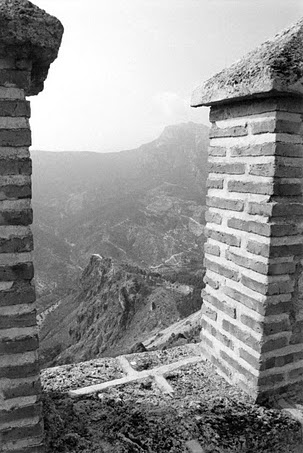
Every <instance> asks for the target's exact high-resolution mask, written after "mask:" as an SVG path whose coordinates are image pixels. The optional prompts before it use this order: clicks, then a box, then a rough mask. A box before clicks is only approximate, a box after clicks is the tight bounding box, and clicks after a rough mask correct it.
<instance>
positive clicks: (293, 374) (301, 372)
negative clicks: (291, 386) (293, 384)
mask: <svg viewBox="0 0 303 453" xmlns="http://www.w3.org/2000/svg"><path fill="white" fill-rule="evenodd" d="M302 377H303V367H302V366H300V367H299V368H295V369H294V370H291V371H290V372H289V379H291V380H294V379H299V380H302Z"/></svg>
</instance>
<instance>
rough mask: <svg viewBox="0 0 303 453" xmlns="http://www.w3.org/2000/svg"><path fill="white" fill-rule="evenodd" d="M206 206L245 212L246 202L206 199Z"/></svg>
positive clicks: (208, 197)
mask: <svg viewBox="0 0 303 453" xmlns="http://www.w3.org/2000/svg"><path fill="white" fill-rule="evenodd" d="M206 204H207V206H209V207H211V208H219V209H228V210H230V211H238V212H240V211H243V209H244V202H243V201H242V200H232V199H228V198H221V197H220V198H219V197H210V196H207V197H206Z"/></svg>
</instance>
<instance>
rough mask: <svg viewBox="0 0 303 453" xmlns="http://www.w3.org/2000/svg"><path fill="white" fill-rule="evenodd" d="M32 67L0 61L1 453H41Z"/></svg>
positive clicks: (25, 63) (20, 62)
mask: <svg viewBox="0 0 303 453" xmlns="http://www.w3.org/2000/svg"><path fill="white" fill-rule="evenodd" d="M30 71H31V63H30V62H27V61H15V60H6V59H2V60H0V445H1V447H0V451H3V452H14V453H16V452H21V451H22V453H34V452H41V451H42V443H43V429H42V428H43V426H42V410H41V409H42V408H41V403H40V377H39V363H38V331H37V326H36V309H35V306H34V302H35V289H34V285H33V281H32V279H33V276H34V269H33V258H32V253H31V252H32V250H33V236H32V232H31V228H30V224H31V223H32V219H33V214H32V208H31V173H32V165H31V159H30V154H29V149H28V147H29V146H30V144H31V131H30V126H29V117H30V104H29V102H28V101H27V100H26V99H25V91H24V88H25V87H27V86H28V81H29V79H30Z"/></svg>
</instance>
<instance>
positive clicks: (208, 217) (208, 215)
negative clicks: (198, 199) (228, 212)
mask: <svg viewBox="0 0 303 453" xmlns="http://www.w3.org/2000/svg"><path fill="white" fill-rule="evenodd" d="M205 221H206V222H209V223H216V224H217V225H221V223H222V216H221V215H220V214H219V213H218V212H212V211H209V210H208V211H206V212H205Z"/></svg>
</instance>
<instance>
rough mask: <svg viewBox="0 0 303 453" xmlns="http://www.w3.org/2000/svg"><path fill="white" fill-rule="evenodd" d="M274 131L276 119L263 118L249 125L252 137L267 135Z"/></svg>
mask: <svg viewBox="0 0 303 453" xmlns="http://www.w3.org/2000/svg"><path fill="white" fill-rule="evenodd" d="M275 131H276V119H275V118H269V119H267V118H264V119H263V120H262V121H257V122H254V123H250V132H251V133H252V134H253V135H257V134H267V133H269V132H275Z"/></svg>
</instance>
